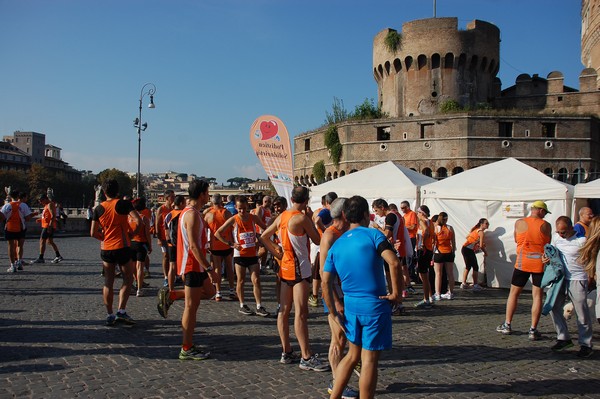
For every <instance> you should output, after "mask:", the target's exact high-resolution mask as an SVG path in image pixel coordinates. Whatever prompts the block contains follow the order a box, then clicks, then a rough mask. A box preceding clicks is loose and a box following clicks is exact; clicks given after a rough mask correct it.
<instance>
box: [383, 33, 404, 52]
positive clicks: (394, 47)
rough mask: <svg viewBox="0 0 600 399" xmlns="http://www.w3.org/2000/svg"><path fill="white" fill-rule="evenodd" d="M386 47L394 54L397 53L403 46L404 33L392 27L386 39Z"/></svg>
mask: <svg viewBox="0 0 600 399" xmlns="http://www.w3.org/2000/svg"><path fill="white" fill-rule="evenodd" d="M384 43H385V47H386V48H387V49H388V51H389V52H390V53H392V54H396V52H397V51H398V49H399V48H400V47H402V34H401V33H399V32H398V31H396V30H393V29H390V31H389V32H388V34H387V36H386V37H385V40H384Z"/></svg>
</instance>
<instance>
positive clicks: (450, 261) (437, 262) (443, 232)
mask: <svg viewBox="0 0 600 399" xmlns="http://www.w3.org/2000/svg"><path fill="white" fill-rule="evenodd" d="M447 222H448V214H447V213H446V212H440V214H439V215H438V219H437V222H436V226H435V234H434V235H433V239H434V251H433V267H434V269H435V294H434V295H433V300H434V301H439V300H440V299H454V252H455V251H456V239H455V236H454V229H453V228H452V226H449V225H447V224H446V223H447ZM443 268H445V269H446V274H447V276H448V292H447V293H445V294H441V295H440V291H441V289H442V273H443Z"/></svg>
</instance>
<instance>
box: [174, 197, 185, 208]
mask: <svg viewBox="0 0 600 399" xmlns="http://www.w3.org/2000/svg"><path fill="white" fill-rule="evenodd" d="M173 204H174V205H175V206H181V205H183V204H185V197H184V196H183V195H176V196H175V200H174V201H173Z"/></svg>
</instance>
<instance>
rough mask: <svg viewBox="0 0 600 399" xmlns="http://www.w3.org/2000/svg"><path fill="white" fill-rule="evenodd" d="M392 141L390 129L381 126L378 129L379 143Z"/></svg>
mask: <svg viewBox="0 0 600 399" xmlns="http://www.w3.org/2000/svg"><path fill="white" fill-rule="evenodd" d="M389 139H390V127H389V126H379V127H378V128H377V141H385V140H389Z"/></svg>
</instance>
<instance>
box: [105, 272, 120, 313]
mask: <svg viewBox="0 0 600 399" xmlns="http://www.w3.org/2000/svg"><path fill="white" fill-rule="evenodd" d="M116 266H117V265H115V264H112V263H106V262H103V267H104V287H102V299H103V300H104V305H105V306H106V313H108V314H113V296H114V289H113V285H114V282H115V267H116Z"/></svg>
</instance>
